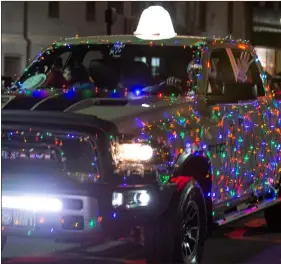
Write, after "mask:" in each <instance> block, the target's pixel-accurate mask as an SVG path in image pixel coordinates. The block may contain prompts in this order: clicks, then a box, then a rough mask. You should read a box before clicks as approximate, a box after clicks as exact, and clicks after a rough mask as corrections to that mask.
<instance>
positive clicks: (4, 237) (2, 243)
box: [1, 236, 7, 251]
mask: <svg viewBox="0 0 281 264" xmlns="http://www.w3.org/2000/svg"><path fill="white" fill-rule="evenodd" d="M6 242H7V237H6V236H2V237H1V251H3V249H4V247H5V245H6Z"/></svg>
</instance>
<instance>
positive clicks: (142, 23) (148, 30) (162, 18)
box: [134, 6, 177, 40]
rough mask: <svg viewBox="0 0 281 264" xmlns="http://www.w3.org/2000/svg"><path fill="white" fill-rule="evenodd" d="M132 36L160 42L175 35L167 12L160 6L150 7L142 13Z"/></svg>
mask: <svg viewBox="0 0 281 264" xmlns="http://www.w3.org/2000/svg"><path fill="white" fill-rule="evenodd" d="M134 35H135V36H136V37H137V38H140V39H144V40H161V39H170V38H173V37H175V36H176V35H177V34H176V32H175V30H174V26H173V23H172V19H171V17H170V14H169V13H168V11H167V10H165V9H164V8H163V7H162V6H150V7H148V8H147V9H145V10H144V11H143V12H142V14H141V17H140V20H139V24H138V27H137V30H136V31H135V32H134Z"/></svg>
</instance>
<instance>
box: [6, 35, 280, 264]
mask: <svg viewBox="0 0 281 264" xmlns="http://www.w3.org/2000/svg"><path fill="white" fill-rule="evenodd" d="M265 79H266V78H265V74H264V71H263V69H262V67H261V64H260V62H259V60H258V57H257V55H256V54H255V51H254V49H253V47H252V46H251V45H250V44H249V43H248V42H246V41H244V40H234V39H231V38H230V37H226V38H212V39H209V38H207V37H194V36H173V37H170V38H166V39H155V38H153V37H151V39H143V38H140V36H139V35H122V36H117V35H114V36H94V37H81V38H80V37H75V38H71V39H66V40H63V41H60V42H55V43H53V44H52V45H51V46H50V47H48V48H47V49H46V50H45V51H44V52H42V53H41V54H39V55H38V57H37V58H36V59H35V60H34V61H33V63H32V64H31V65H30V66H29V67H28V68H27V69H26V70H25V71H24V73H23V75H22V76H21V77H20V78H19V80H18V81H17V82H16V83H15V86H16V87H17V89H15V88H13V89H12V90H10V91H9V93H8V94H6V95H2V210H3V212H2V226H3V227H2V245H3V244H4V242H5V241H6V239H7V237H9V236H22V235H24V236H30V237H32V236H52V237H54V239H70V238H73V237H77V238H79V239H82V240H86V239H90V240H94V239H96V238H98V237H99V238H100V237H104V236H114V237H118V236H121V235H123V234H124V233H127V232H129V230H132V229H134V230H136V229H138V230H139V231H140V233H141V237H142V238H143V241H142V242H143V245H144V248H145V252H146V256H147V261H148V262H149V263H170V262H173V261H179V262H184V263H199V262H200V261H201V259H202V256H203V249H204V243H205V240H206V238H207V237H209V235H211V232H212V230H213V229H214V228H217V227H221V226H224V225H227V224H229V223H231V222H233V221H236V220H239V219H241V218H243V217H246V216H250V215H252V214H254V213H257V212H260V211H264V216H265V220H266V223H267V225H268V227H269V228H270V229H271V230H273V231H276V232H280V231H281V214H280V212H281V191H280V172H281V162H280V159H281V142H280V133H281V130H280V128H281V124H280V110H279V108H278V104H277V103H276V101H275V99H274V97H273V95H272V92H271V90H270V89H269V87H268V85H267V83H266V81H265ZM62 82H64V84H62ZM67 82H68V85H67Z"/></svg>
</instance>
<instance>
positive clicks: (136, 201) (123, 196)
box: [112, 190, 150, 208]
mask: <svg viewBox="0 0 281 264" xmlns="http://www.w3.org/2000/svg"><path fill="white" fill-rule="evenodd" d="M149 202H150V195H149V193H148V192H147V191H146V190H132V191H126V192H124V193H121V192H114V193H113V195H112V206H113V207H114V208H116V207H119V206H121V205H124V206H126V207H127V208H135V207H142V206H147V205H148V204H149Z"/></svg>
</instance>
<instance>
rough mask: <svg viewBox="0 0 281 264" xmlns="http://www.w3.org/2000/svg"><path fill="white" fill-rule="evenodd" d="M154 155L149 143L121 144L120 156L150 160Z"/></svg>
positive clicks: (126, 158) (133, 159) (128, 158)
mask: <svg viewBox="0 0 281 264" xmlns="http://www.w3.org/2000/svg"><path fill="white" fill-rule="evenodd" d="M152 156H153V149H152V147H151V146H149V145H144V144H138V143H132V144H121V145H120V158H121V159H123V160H132V161H148V160H150V159H151V158H152Z"/></svg>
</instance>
